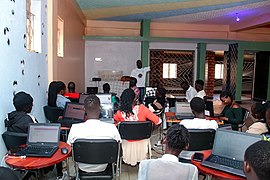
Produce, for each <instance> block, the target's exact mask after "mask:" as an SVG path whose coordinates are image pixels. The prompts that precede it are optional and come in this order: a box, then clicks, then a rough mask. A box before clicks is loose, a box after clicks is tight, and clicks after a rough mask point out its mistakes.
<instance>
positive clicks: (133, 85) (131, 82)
mask: <svg viewBox="0 0 270 180" xmlns="http://www.w3.org/2000/svg"><path fill="white" fill-rule="evenodd" d="M129 88H130V89H132V90H133V91H134V92H135V95H136V102H137V104H139V103H141V102H139V97H140V90H139V88H138V87H137V79H136V78H135V77H130V80H129Z"/></svg>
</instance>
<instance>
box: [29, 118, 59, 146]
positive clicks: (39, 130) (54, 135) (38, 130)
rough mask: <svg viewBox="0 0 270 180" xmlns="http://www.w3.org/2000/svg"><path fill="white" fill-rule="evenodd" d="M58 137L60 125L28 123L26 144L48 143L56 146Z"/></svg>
mask: <svg viewBox="0 0 270 180" xmlns="http://www.w3.org/2000/svg"><path fill="white" fill-rule="evenodd" d="M59 136H60V124H57V123H54V124H42V123H30V124H29V129H28V138H27V144H28V145H29V144H33V143H49V144H58V143H59Z"/></svg>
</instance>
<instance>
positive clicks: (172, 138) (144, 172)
mask: <svg viewBox="0 0 270 180" xmlns="http://www.w3.org/2000/svg"><path fill="white" fill-rule="evenodd" d="M164 143H165V144H166V147H165V154H164V155H163V156H162V157H161V158H159V159H148V160H143V161H142V162H141V163H140V166H139V173H138V180H164V179H170V180H179V179H190V180H197V179H198V170H197V167H196V166H194V165H193V164H188V163H181V162H178V158H177V157H178V155H179V153H180V152H181V151H182V150H184V149H187V148H188V143H189V133H188V130H187V129H186V128H185V127H184V126H182V125H179V124H175V125H173V126H171V127H170V128H169V129H168V131H167V135H166V139H165V142H164Z"/></svg>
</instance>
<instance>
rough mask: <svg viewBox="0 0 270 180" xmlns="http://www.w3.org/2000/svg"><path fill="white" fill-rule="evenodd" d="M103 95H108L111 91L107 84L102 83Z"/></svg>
mask: <svg viewBox="0 0 270 180" xmlns="http://www.w3.org/2000/svg"><path fill="white" fill-rule="evenodd" d="M102 88H103V93H105V94H109V93H110V90H111V86H110V84H109V83H104V84H103V86H102Z"/></svg>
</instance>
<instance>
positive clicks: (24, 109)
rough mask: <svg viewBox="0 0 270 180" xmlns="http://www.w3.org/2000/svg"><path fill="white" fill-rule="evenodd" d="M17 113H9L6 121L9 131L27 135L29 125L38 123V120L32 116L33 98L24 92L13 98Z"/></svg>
mask: <svg viewBox="0 0 270 180" xmlns="http://www.w3.org/2000/svg"><path fill="white" fill-rule="evenodd" d="M13 105H14V107H15V109H16V110H15V111H12V112H11V113H8V116H7V118H6V119H5V126H6V127H7V131H10V132H17V133H27V132H28V125H29V123H37V122H38V121H37V120H36V118H35V117H34V116H33V115H31V114H30V113H31V111H32V107H33V98H32V96H31V95H30V94H27V93H25V92H23V91H21V92H18V93H17V94H15V96H14V97H13Z"/></svg>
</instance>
